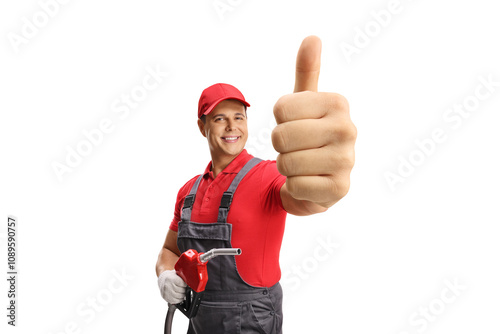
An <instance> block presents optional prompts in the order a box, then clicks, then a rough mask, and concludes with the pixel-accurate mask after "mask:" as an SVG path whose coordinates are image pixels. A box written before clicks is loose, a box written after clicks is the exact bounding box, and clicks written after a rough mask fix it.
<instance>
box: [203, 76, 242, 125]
mask: <svg viewBox="0 0 500 334" xmlns="http://www.w3.org/2000/svg"><path fill="white" fill-rule="evenodd" d="M229 99H234V100H238V101H240V102H241V103H243V104H244V105H245V106H247V107H250V104H249V103H248V102H247V101H245V97H244V96H243V94H241V92H240V91H239V90H238V88H236V87H234V86H231V85H228V84H225V83H216V84H215V85H212V86H210V87H208V88H206V89H205V90H204V91H203V93H201V96H200V101H199V102H198V118H201V116H202V115H208V114H210V112H212V110H213V109H214V108H215V106H216V105H217V104H219V103H220V102H221V101H223V100H229Z"/></svg>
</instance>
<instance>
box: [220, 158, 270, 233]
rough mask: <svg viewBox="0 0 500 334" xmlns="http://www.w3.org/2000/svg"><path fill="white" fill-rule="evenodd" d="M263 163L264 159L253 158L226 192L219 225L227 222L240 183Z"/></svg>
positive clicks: (222, 200) (223, 196) (221, 206)
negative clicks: (256, 166) (254, 168)
mask: <svg viewBox="0 0 500 334" xmlns="http://www.w3.org/2000/svg"><path fill="white" fill-rule="evenodd" d="M261 161H262V159H259V158H252V159H250V160H249V161H248V162H247V163H246V164H245V166H243V168H241V170H240V171H239V172H238V174H237V175H236V177H235V178H234V179H233V182H231V185H230V186H229V188H227V190H226V191H225V192H224V195H222V199H221V201H220V206H219V216H218V217H217V222H219V223H226V222H227V215H228V213H229V208H230V206H231V202H232V201H233V195H234V192H235V191H236V188H237V187H238V184H240V181H241V180H242V179H243V178H244V177H245V175H247V173H248V172H249V171H250V170H251V169H252V168H253V167H254V166H255V165H257V164H258V163H259V162H261Z"/></svg>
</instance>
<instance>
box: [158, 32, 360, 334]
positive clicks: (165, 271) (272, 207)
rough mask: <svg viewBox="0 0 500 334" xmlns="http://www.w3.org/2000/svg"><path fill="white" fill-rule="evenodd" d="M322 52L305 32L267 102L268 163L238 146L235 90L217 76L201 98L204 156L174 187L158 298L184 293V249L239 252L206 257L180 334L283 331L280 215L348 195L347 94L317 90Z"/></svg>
mask: <svg viewBox="0 0 500 334" xmlns="http://www.w3.org/2000/svg"><path fill="white" fill-rule="evenodd" d="M320 58H321V41H320V40H319V38H317V37H315V36H309V37H307V38H306V39H304V41H303V42H302V44H301V46H300V48H299V51H298V55H297V64H296V77H295V89H294V94H290V95H285V96H283V97H281V98H280V99H279V100H278V102H277V103H276V104H275V106H274V116H275V118H276V121H277V124H278V125H277V126H276V128H275V129H274V130H273V133H272V143H273V146H274V148H275V149H276V151H278V152H279V155H278V157H277V159H276V161H259V160H257V159H255V158H253V157H252V156H251V155H249V154H248V153H247V152H246V150H245V149H244V146H245V142H246V140H247V138H248V131H247V107H249V106H250V104H249V103H248V102H247V101H246V100H245V98H244V96H243V94H241V92H240V91H239V90H238V89H236V88H235V87H233V86H231V85H227V84H215V85H212V86H210V87H208V88H207V89H205V90H204V91H203V93H202V95H201V97H200V101H199V110H198V118H199V119H198V127H199V129H200V132H201V134H202V135H203V136H204V137H206V138H207V141H208V146H209V149H210V154H211V158H212V160H211V162H210V163H209V164H208V166H207V168H206V169H205V172H204V173H203V174H202V175H200V176H197V177H195V178H193V179H191V180H190V181H188V183H186V185H184V187H182V188H181V190H180V191H179V193H178V197H177V203H176V207H175V213H174V219H173V221H172V223H171V225H170V229H169V231H168V233H167V237H166V239H165V243H164V245H163V248H162V250H161V251H160V254H159V256H158V262H157V264H156V274H157V275H158V276H159V278H158V284H159V287H160V290H161V293H162V296H163V298H164V299H165V300H167V301H168V302H169V303H172V304H176V303H179V302H180V301H182V299H183V297H184V291H185V286H186V284H185V283H184V282H183V280H182V279H181V278H180V277H179V276H177V275H176V274H175V271H174V270H173V268H174V264H175V262H176V261H177V259H178V257H179V255H180V254H181V253H182V252H183V251H185V250H187V249H188V248H194V249H196V250H197V251H200V252H201V251H203V252H205V251H207V250H209V249H211V248H214V247H219V248H220V247H238V248H241V249H242V254H241V255H239V256H237V257H228V256H226V257H218V258H215V259H213V260H211V261H210V262H209V263H208V277H209V279H208V283H207V287H206V290H205V294H204V297H203V300H202V304H201V305H200V308H199V310H198V314H197V316H196V317H195V318H193V319H192V320H191V321H190V323H189V330H188V333H211V334H213V333H233V332H234V333H281V324H282V311H281V303H282V292H281V287H280V285H279V279H280V269H279V263H278V260H279V250H280V247H281V241H282V237H283V231H284V223H285V218H286V214H287V213H291V214H294V215H301V216H303V215H311V214H315V213H320V212H324V211H326V210H327V209H328V208H329V207H331V206H332V205H333V204H335V203H336V202H337V201H338V200H340V199H341V198H342V197H344V196H345V195H346V193H347V191H348V189H349V185H350V172H351V169H352V167H353V164H354V143H355V140H356V128H355V126H354V125H353V123H352V122H351V120H350V117H349V107H348V104H347V101H346V99H345V98H344V97H342V96H341V95H338V94H335V93H319V92H317V84H318V77H319V69H320Z"/></svg>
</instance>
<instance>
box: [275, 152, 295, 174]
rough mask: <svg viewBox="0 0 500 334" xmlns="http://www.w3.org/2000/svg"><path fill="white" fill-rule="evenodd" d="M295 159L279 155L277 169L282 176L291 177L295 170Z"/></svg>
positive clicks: (287, 155)
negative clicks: (293, 164)
mask: <svg viewBox="0 0 500 334" xmlns="http://www.w3.org/2000/svg"><path fill="white" fill-rule="evenodd" d="M292 163H293V159H291V158H290V155H289V154H279V155H278V157H277V158H276V167H277V168H278V171H279V172H280V174H281V175H284V176H290V175H292V170H293V166H292Z"/></svg>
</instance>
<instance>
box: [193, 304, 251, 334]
mask: <svg viewBox="0 0 500 334" xmlns="http://www.w3.org/2000/svg"><path fill="white" fill-rule="evenodd" d="M240 320H241V305H238V304H237V303H234V302H232V303H224V302H203V301H202V302H201V304H200V308H199V309H198V314H197V315H196V317H194V318H192V319H191V321H190V322H189V331H188V334H219V333H220V334H226V333H227V334H239V333H240V330H239V329H240Z"/></svg>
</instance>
